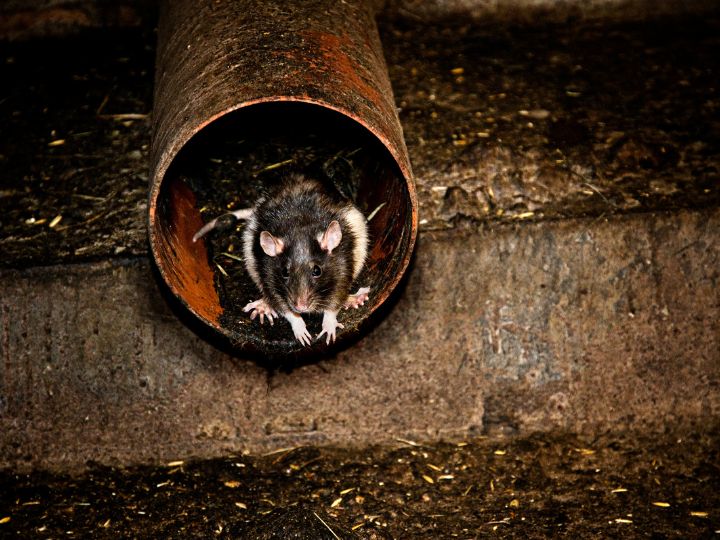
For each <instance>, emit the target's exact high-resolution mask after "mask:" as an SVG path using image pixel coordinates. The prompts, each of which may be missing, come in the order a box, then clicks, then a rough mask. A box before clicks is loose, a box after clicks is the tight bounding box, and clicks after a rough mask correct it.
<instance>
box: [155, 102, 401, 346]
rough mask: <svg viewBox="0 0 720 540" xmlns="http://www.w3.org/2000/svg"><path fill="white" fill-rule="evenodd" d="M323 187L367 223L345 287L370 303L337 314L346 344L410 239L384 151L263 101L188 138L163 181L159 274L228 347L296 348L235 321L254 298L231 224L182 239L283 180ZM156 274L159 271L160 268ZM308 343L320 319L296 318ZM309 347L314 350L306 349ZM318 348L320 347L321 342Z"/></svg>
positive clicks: (320, 115) (340, 119)
mask: <svg viewBox="0 0 720 540" xmlns="http://www.w3.org/2000/svg"><path fill="white" fill-rule="evenodd" d="M293 172H301V173H303V174H306V175H307V176H310V177H315V178H318V179H321V180H329V181H331V182H332V183H333V184H334V185H335V186H336V187H337V188H338V190H339V191H340V192H341V193H342V194H343V195H345V196H346V197H348V198H350V199H351V200H353V201H354V203H355V204H356V206H358V208H359V209H360V210H361V211H362V212H363V214H364V215H365V216H366V217H368V216H370V215H371V214H373V213H374V216H373V217H372V219H371V220H370V221H369V223H368V227H369V230H370V244H369V256H368V261H367V263H366V265H365V269H364V270H363V272H362V273H361V275H360V276H359V277H358V279H357V281H356V282H355V283H354V284H353V291H352V292H354V291H355V290H356V288H357V287H360V286H363V287H364V286H367V287H370V289H371V293H370V301H369V302H368V303H366V304H365V306H363V307H361V308H359V309H357V310H343V311H341V314H340V316H339V317H338V320H339V321H340V322H342V323H343V324H345V329H344V330H342V331H341V332H340V334H339V335H338V338H339V339H342V338H343V336H347V335H352V334H353V333H354V332H355V331H356V330H357V329H358V327H359V326H360V324H361V323H362V322H363V321H364V320H365V319H366V318H367V316H368V315H369V314H370V313H371V312H372V311H373V310H374V309H375V308H376V307H378V305H379V304H380V303H382V301H384V300H385V298H387V296H388V294H389V293H390V292H391V291H390V288H391V287H392V286H393V284H394V283H395V282H396V281H397V279H396V278H397V276H398V274H399V273H400V272H402V271H403V269H404V266H405V261H406V258H407V256H409V254H408V250H409V249H410V243H411V237H412V203H411V199H410V195H409V192H408V185H407V182H406V180H405V178H404V177H403V175H402V173H401V171H400V168H399V167H398V165H397V163H396V162H395V160H394V159H393V157H392V155H391V154H390V152H389V151H388V149H387V148H386V147H385V146H384V145H383V144H382V143H381V142H380V141H379V140H378V139H377V138H376V137H375V136H374V135H373V134H372V133H371V132H370V131H369V130H368V129H366V128H365V127H364V126H362V125H361V124H359V123H358V122H356V121H355V120H353V119H351V118H349V117H347V116H345V115H343V114H340V113H337V112H335V111H332V110H330V109H326V108H324V107H320V106H317V105H312V104H307V103H299V102H273V103H265V104H259V105H252V106H249V107H246V108H242V109H239V110H237V111H234V112H232V113H229V114H227V115H225V116H223V117H221V118H219V119H217V120H216V121H214V122H212V123H211V124H209V125H208V126H206V127H205V128H204V129H202V130H201V131H200V132H198V133H197V134H196V135H195V136H194V137H193V138H192V139H191V140H190V141H189V142H188V143H187V144H186V145H185V146H184V147H183V148H182V149H181V151H180V152H179V153H178V155H177V157H176V158H175V159H174V160H173V162H172V164H171V166H170V167H169V168H168V171H167V173H166V175H165V177H164V178H163V181H162V185H161V187H160V193H159V199H158V205H157V208H158V215H157V219H156V221H157V223H156V224H155V227H156V229H157V234H156V238H157V241H156V244H155V245H156V254H157V260H158V264H159V265H160V266H161V269H160V270H161V273H162V275H163V276H164V278H165V279H166V281H168V284H169V285H170V288H171V289H172V290H173V291H174V292H175V294H176V295H177V296H178V297H179V298H180V300H181V301H182V302H183V303H184V304H185V305H186V306H187V307H188V308H189V309H190V310H191V311H192V312H194V313H195V314H196V315H198V316H199V317H200V318H201V319H203V320H204V321H205V322H206V323H208V324H210V325H211V326H213V327H215V328H216V329H217V330H218V331H220V332H221V333H222V334H224V335H225V336H226V337H228V338H230V340H231V341H232V342H233V343H234V344H235V345H237V346H241V347H243V348H248V349H254V350H257V351H260V352H279V353H290V352H298V351H300V350H302V349H303V347H302V346H301V345H300V344H299V343H298V342H296V341H295V339H294V338H293V335H292V331H291V329H290V326H289V324H288V323H286V322H285V321H284V320H282V319H281V321H280V322H276V323H275V325H274V326H270V325H268V324H267V323H266V324H265V325H260V324H259V321H258V320H257V319H256V320H254V321H251V320H250V318H249V317H248V314H246V313H243V312H242V307H243V306H245V304H246V303H247V302H250V301H253V300H257V299H258V298H259V297H260V294H259V291H258V290H257V288H256V286H255V284H254V283H253V282H252V280H251V279H250V277H249V275H248V274H247V272H246V270H245V267H244V263H243V262H242V261H241V260H238V258H241V257H242V247H241V231H242V228H243V226H244V222H242V221H238V222H237V224H236V225H235V226H233V227H230V229H229V230H216V231H213V232H212V233H210V234H209V235H208V236H207V237H205V238H204V239H203V240H202V241H199V242H197V243H195V244H193V243H192V240H191V239H192V235H193V234H194V233H195V232H196V231H197V229H198V228H199V227H200V226H202V225H203V224H204V223H206V222H207V221H209V220H211V219H213V218H214V217H217V216H218V215H221V214H223V213H226V212H229V211H232V210H236V209H239V208H246V207H251V206H253V204H254V202H255V200H256V199H257V198H258V196H259V195H260V193H261V191H262V190H263V189H266V188H269V187H271V186H272V185H274V184H276V183H278V182H280V181H282V179H283V178H284V177H286V176H287V175H288V174H289V173H293ZM163 266H164V268H163ZM304 318H305V320H306V322H307V325H308V330H309V331H310V332H311V333H312V334H313V335H317V334H318V333H319V331H320V321H321V316H320V315H305V316H304ZM316 343H317V345H315V346H314V347H313V348H322V344H321V343H320V342H316ZM323 343H324V342H323Z"/></svg>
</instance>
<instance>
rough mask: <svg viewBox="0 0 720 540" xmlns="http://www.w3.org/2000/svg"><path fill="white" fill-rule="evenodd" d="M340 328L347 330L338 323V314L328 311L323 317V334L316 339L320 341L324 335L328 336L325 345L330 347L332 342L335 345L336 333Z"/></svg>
mask: <svg viewBox="0 0 720 540" xmlns="http://www.w3.org/2000/svg"><path fill="white" fill-rule="evenodd" d="M338 328H345V325H344V324H340V323H339V322H337V313H335V312H332V311H326V312H325V313H324V315H323V322H322V332H320V333H319V334H318V335H317V337H316V338H315V339H320V338H321V337H322V336H323V335H327V337H326V339H325V345H330V342H331V341H332V342H333V343H335V332H336V331H337V329H338Z"/></svg>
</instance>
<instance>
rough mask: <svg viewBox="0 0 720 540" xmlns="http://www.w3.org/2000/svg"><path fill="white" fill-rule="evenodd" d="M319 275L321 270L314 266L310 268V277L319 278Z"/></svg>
mask: <svg viewBox="0 0 720 540" xmlns="http://www.w3.org/2000/svg"><path fill="white" fill-rule="evenodd" d="M320 274H322V268H320V267H319V266H318V265H317V264H316V265H315V266H313V267H312V277H320Z"/></svg>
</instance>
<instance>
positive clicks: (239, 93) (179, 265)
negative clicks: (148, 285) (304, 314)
mask: <svg viewBox="0 0 720 540" xmlns="http://www.w3.org/2000/svg"><path fill="white" fill-rule="evenodd" d="M376 8H377V6H376V5H374V4H373V3H372V2H366V1H362V0H344V1H343V2H338V1H337V0H303V1H297V2H295V1H292V2H287V1H285V0H275V1H273V0H265V1H261V0H202V1H197V0H165V1H162V2H161V6H160V22H159V30H158V51H157V64H156V82H155V99H154V110H153V140H152V149H151V185H150V195H149V205H148V208H149V223H148V228H149V237H150V245H151V250H152V253H153V257H154V260H155V263H156V265H157V268H158V270H159V273H160V275H161V276H162V278H163V280H164V281H165V282H166V284H167V285H168V287H169V289H170V291H172V293H173V294H174V295H175V296H176V297H177V298H178V299H179V300H180V301H181V303H182V304H184V305H185V306H186V307H187V308H188V309H189V310H190V311H191V312H192V313H193V314H194V315H196V316H197V317H198V318H199V319H200V320H202V321H203V322H205V323H206V324H207V325H209V326H210V327H212V328H213V329H215V330H216V331H218V332H220V333H221V334H222V335H224V336H225V337H227V338H229V339H230V341H231V342H232V343H234V344H236V345H238V346H239V347H246V348H248V349H254V350H256V351H260V352H267V353H273V352H282V353H285V352H293V351H295V350H297V349H298V348H299V344H296V343H294V342H293V341H292V340H290V339H289V337H291V336H288V338H287V339H285V338H278V337H277V336H276V335H272V334H268V331H267V330H266V329H264V328H261V327H260V326H259V325H257V323H255V324H249V321H246V320H240V319H237V318H236V319H237V320H233V319H232V317H230V318H229V317H228V313H229V312H230V311H231V310H230V309H229V307H228V305H227V304H226V302H225V300H223V298H222V295H221V294H220V292H221V291H222V287H221V286H220V285H219V281H218V279H219V278H218V274H217V272H218V269H217V268H216V267H215V266H213V264H212V262H211V261H210V260H209V258H208V250H207V246H206V244H205V242H197V243H193V242H192V241H191V238H192V236H193V234H194V232H195V231H196V230H197V229H198V228H199V227H200V226H202V224H203V223H204V221H206V218H205V217H204V216H202V215H201V212H200V208H198V193H199V191H203V190H205V191H203V192H207V191H208V190H210V191H212V190H214V189H219V188H216V187H213V186H207V185H204V186H201V187H200V188H198V183H197V181H196V180H194V179H193V178H195V177H197V174H196V173H197V170H198V169H197V167H198V163H200V164H202V163H203V159H204V158H205V157H207V155H206V154H204V153H203V152H207V148H213V145H215V144H219V143H220V142H222V140H224V139H225V138H227V136H228V133H233V130H236V131H238V130H239V131H242V130H243V129H244V130H245V132H244V136H248V137H250V138H251V139H252V140H253V141H255V140H256V139H257V138H259V137H261V136H267V134H268V133H269V132H268V130H267V129H266V128H267V126H265V131H264V135H258V133H259V132H260V131H262V129H263V127H262V126H263V125H265V124H273V122H276V124H273V129H274V130H275V131H274V133H277V132H282V131H283V130H289V131H292V133H293V134H294V135H297V133H298V131H300V132H302V130H303V129H304V126H310V125H312V126H314V127H313V129H315V128H317V129H316V131H317V130H320V132H321V134H322V135H323V137H325V138H324V139H322V138H321V139H317V138H315V139H313V140H321V141H322V140H326V141H331V140H334V139H336V138H338V137H345V138H347V140H348V144H350V145H352V144H357V145H359V146H360V147H362V148H363V149H367V150H363V152H364V153H365V155H366V156H369V159H368V158H366V159H364V161H363V162H362V163H363V165H362V167H364V169H363V171H364V172H362V171H361V174H359V175H358V176H357V180H355V185H354V188H353V193H356V196H355V197H354V198H355V199H356V200H355V203H356V204H357V205H358V206H360V207H361V209H364V210H365V211H366V212H370V211H371V210H373V209H377V208H380V210H379V211H378V212H377V214H376V215H375V217H374V218H373V220H372V221H371V222H370V233H371V252H370V255H369V260H368V264H367V270H366V271H367V274H368V277H367V279H369V280H370V281H371V282H372V283H371V288H372V291H373V294H372V295H371V300H370V303H369V305H368V304H366V306H365V308H366V309H361V310H359V311H360V312H361V313H360V314H358V315H357V316H354V317H355V319H352V321H351V323H352V324H350V326H351V327H352V328H354V329H357V328H359V327H360V326H361V323H362V322H363V321H364V320H365V319H366V318H367V317H368V316H369V315H370V314H371V313H372V312H374V311H375V310H376V309H377V308H378V307H379V306H380V305H381V304H382V303H383V302H384V301H385V300H386V299H387V298H388V296H389V295H390V293H391V292H392V290H393V289H394V288H395V287H396V285H397V284H398V283H399V281H400V279H401V277H402V275H403V273H404V272H405V270H406V268H407V266H408V263H409V260H410V256H411V254H412V249H413V246H414V243H415V238H416V234H417V201H416V194H415V186H414V182H413V178H412V172H411V166H410V160H409V157H408V153H407V149H406V147H405V143H404V140H403V134H402V127H401V125H400V121H399V118H398V115H397V111H396V108H395V103H394V99H393V95H392V89H391V86H390V80H389V77H388V72H387V67H386V65H385V61H384V58H383V54H382V47H381V43H380V39H379V35H378V31H377V26H376V24H375V18H374V16H375V11H376ZM265 118H273V119H274V120H272V121H270V120H268V121H264V119H265ZM315 119H318V120H317V121H316V120H315ZM318 126H322V127H318ZM323 130H324V131H323ZM301 135H302V133H301ZM312 136H313V137H315V136H316V133H315V132H313V134H312ZM301 138H302V137H301ZM318 144H322V142H320V143H318ZM238 161H242V160H240V159H239V160H238ZM243 174H244V173H243ZM189 178H190V180H188V179H189ZM251 204H252V201H246V205H248V206H249V205H251ZM238 279H243V278H242V277H241V278H238ZM348 333H349V332H344V334H346V335H347V334H348ZM341 337H342V336H341Z"/></svg>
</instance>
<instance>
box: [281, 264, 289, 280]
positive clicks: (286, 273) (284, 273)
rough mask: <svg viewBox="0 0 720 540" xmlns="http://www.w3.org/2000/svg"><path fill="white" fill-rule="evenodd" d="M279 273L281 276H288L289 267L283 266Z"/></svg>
mask: <svg viewBox="0 0 720 540" xmlns="http://www.w3.org/2000/svg"><path fill="white" fill-rule="evenodd" d="M280 273H281V274H282V277H284V278H286V279H287V278H289V277H290V269H289V268H288V267H287V266H283V267H282V270H281V271H280Z"/></svg>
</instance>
